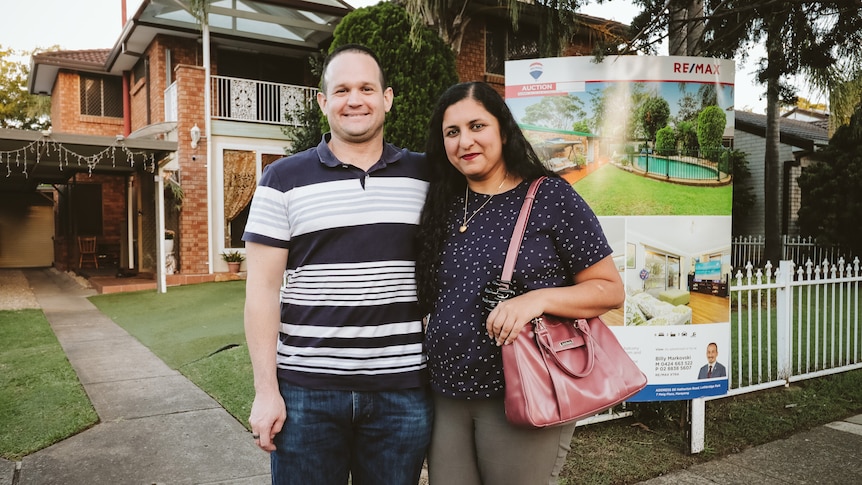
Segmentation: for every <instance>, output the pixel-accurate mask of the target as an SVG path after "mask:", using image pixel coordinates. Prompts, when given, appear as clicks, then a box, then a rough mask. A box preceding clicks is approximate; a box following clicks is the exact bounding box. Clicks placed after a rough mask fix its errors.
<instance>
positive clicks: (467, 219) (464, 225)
mask: <svg viewBox="0 0 862 485" xmlns="http://www.w3.org/2000/svg"><path fill="white" fill-rule="evenodd" d="M508 179H509V172H506V176H505V177H504V178H503V181H502V182H500V186H499V187H497V194H499V193H500V189H502V188H503V184H505V183H506V180H508ZM497 194H491V196H490V197H488V199H487V200H486V201H485V202H483V203H482V205H480V206H479V208H478V209H476V210H475V211H473V214H471V215H470V217H467V201H468V200H469V199H468V197H469V196H470V185H469V184H467V187H466V188H465V189H464V222H463V223H462V224H461V227H459V228H458V232H461V233H464V232H467V223H469V222H470V221H472V220H473V217H475V216H476V214H478V213H479V211H481V210H482V209H483V208H484V207H485V206H486V205H488V202H491V199H493V198H494V196H495V195H497Z"/></svg>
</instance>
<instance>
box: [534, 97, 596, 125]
mask: <svg viewBox="0 0 862 485" xmlns="http://www.w3.org/2000/svg"><path fill="white" fill-rule="evenodd" d="M582 104H583V102H582V101H581V100H580V99H578V98H577V97H576V96H572V95H571V94H569V95H566V96H546V97H543V98H542V100H541V101H540V102H538V103H536V104H531V105H530V106H527V107H526V108H525V109H524V112H525V113H524V118H523V119H522V121H523V122H524V123H527V124H531V125H539V126H544V127H546V128H554V129H557V130H569V129H571V128H572V126H573V124H574V123H575V120H577V119H581V118H583V117H584V116H586V112H585V111H584V110H583V109H582V108H581V105H582Z"/></svg>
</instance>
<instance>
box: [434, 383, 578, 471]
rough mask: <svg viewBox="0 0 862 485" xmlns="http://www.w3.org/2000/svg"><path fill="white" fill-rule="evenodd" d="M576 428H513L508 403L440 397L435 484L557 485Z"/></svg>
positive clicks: (436, 410) (436, 399) (436, 419)
mask: <svg viewBox="0 0 862 485" xmlns="http://www.w3.org/2000/svg"><path fill="white" fill-rule="evenodd" d="M574 431H575V424H574V423H571V424H567V425H563V426H555V427H550V428H542V429H529V428H520V427H516V426H512V425H511V424H509V422H508V421H506V413H505V410H504V407H503V399H502V398H500V399H477V400H470V401H468V400H463V399H451V398H447V397H443V396H440V395H439V394H436V393H435V394H434V428H433V431H432V433H431V447H430V449H429V451H428V481H429V485H482V484H484V485H506V484H511V485H556V483H557V476H558V475H559V473H560V470H561V469H562V467H563V464H564V463H565V461H566V454H567V453H568V452H569V449H570V448H571V442H572V434H574Z"/></svg>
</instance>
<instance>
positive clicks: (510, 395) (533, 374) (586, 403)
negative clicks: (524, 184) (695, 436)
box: [500, 177, 647, 428]
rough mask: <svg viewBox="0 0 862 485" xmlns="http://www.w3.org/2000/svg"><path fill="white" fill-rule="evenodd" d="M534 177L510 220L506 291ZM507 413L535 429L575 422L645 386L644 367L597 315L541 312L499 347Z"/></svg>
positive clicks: (533, 189)
mask: <svg viewBox="0 0 862 485" xmlns="http://www.w3.org/2000/svg"><path fill="white" fill-rule="evenodd" d="M543 179H544V177H541V178H539V179H537V180H535V181H534V182H533V183H532V184H531V185H530V189H529V191H528V192H527V198H526V199H525V200H524V205H523V207H522V208H521V213H520V215H519V216H518V222H517V223H516V224H515V230H514V232H513V234H512V240H511V242H510V243H509V249H508V252H507V253H506V262H505V264H504V266H503V275H502V277H501V280H500V281H501V284H502V286H503V289H502V290H501V291H502V292H507V291H509V288H510V283H511V280H512V273H513V271H514V267H515V260H516V259H517V256H518V249H519V248H520V247H521V242H522V240H523V238H524V231H525V229H526V225H527V219H528V218H529V215H530V209H531V208H532V205H533V199H534V198H535V195H536V191H537V190H538V186H539V184H540V183H541V181H542V180H543ZM503 374H504V377H505V381H506V398H505V403H506V418H507V419H508V420H509V422H510V423H512V424H515V425H519V426H527V427H534V428H542V427H545V426H554V425H559V424H564V423H567V422H571V421H576V420H578V419H582V418H585V417H588V416H592V415H594V414H598V413H600V412H602V411H604V410H606V409H609V408H611V407H613V406H615V405H617V404H619V403H621V402H622V401H625V400H626V399H628V398H630V397H632V396H633V395H635V394H636V393H637V392H638V391H640V390H641V389H643V388H644V387H646V384H647V379H646V376H645V375H644V373H643V372H641V370H640V369H639V368H638V366H637V365H636V364H635V363H634V361H632V359H631V358H630V357H629V356H628V354H627V353H626V351H625V350H624V349H623V348H622V346H621V345H620V343H619V341H617V339H616V337H615V336H614V334H613V332H611V330H610V329H609V328H608V327H607V326H606V325H605V323H604V322H602V320H601V318H599V317H593V318H590V319H567V318H560V317H556V316H553V315H542V316H541V317H538V318H536V319H534V320H533V321H532V322H529V323H528V324H527V325H526V326H524V328H523V330H521V333H520V334H519V335H518V338H516V339H515V341H514V342H513V343H512V344H510V345H504V346H503Z"/></svg>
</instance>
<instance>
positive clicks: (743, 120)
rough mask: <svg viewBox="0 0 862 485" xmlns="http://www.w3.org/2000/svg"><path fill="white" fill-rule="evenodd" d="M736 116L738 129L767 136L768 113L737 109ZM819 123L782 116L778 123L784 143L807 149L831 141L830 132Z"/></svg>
mask: <svg viewBox="0 0 862 485" xmlns="http://www.w3.org/2000/svg"><path fill="white" fill-rule="evenodd" d="M734 116H735V123H736V129H739V130H742V131H745V132H747V133H752V134H754V135H758V136H765V134H766V115H761V114H757V113H749V112H747V111H735V112H734ZM818 125H819V123H817V124H815V123H809V122H806V121H798V120H790V119H787V118H781V120H780V121H779V123H778V129H779V131H780V133H781V141H782V143H788V144H790V145H794V146H798V147H800V148H807V149H813V145H825V144H826V143H828V142H829V132H828V131H827V130H826V128H824V127H822V126H818Z"/></svg>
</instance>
